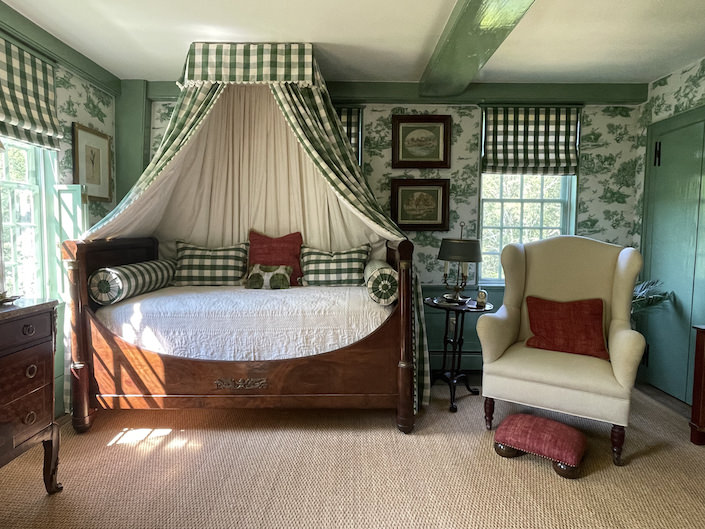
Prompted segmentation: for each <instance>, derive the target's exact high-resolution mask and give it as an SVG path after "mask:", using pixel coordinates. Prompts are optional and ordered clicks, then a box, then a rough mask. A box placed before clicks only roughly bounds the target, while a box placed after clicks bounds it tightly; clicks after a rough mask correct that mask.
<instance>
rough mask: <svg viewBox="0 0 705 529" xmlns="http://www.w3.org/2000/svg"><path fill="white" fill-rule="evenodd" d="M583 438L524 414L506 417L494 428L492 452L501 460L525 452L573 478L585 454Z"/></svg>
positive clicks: (574, 431)
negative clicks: (551, 464) (542, 459)
mask: <svg viewBox="0 0 705 529" xmlns="http://www.w3.org/2000/svg"><path fill="white" fill-rule="evenodd" d="M585 446H586V442H585V436H584V435H583V434H582V432H579V431H578V430H576V429H575V428H573V427H571V426H568V425H567V424H562V423H560V422H556V421H552V420H551V419H546V418H544V417H535V416H533V415H527V414H525V413H517V414H515V415H510V416H509V417H507V418H506V419H504V421H502V424H500V425H499V427H498V428H497V432H495V435H494V449H495V452H497V453H498V454H499V455H501V456H502V457H516V456H520V455H522V454H524V453H526V452H528V453H530V454H534V455H537V456H541V457H545V458H547V459H551V460H552V461H553V470H555V471H556V473H557V474H558V475H560V476H563V477H564V478H570V479H573V478H577V477H578V473H579V467H580V462H581V461H582V459H583V454H584V453H585Z"/></svg>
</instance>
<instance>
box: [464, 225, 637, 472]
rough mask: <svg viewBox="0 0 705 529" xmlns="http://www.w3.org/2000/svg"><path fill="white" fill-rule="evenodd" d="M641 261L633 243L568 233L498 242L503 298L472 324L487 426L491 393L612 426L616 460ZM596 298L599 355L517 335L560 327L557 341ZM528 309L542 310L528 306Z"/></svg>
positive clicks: (629, 379)
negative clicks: (493, 310)
mask: <svg viewBox="0 0 705 529" xmlns="http://www.w3.org/2000/svg"><path fill="white" fill-rule="evenodd" d="M641 265H642V258H641V255H640V254H639V252H638V251H636V250H635V249H634V248H623V247H620V246H616V245H613V244H607V243H603V242H600V241H595V240H592V239H588V238H584V237H575V236H568V235H564V236H559V237H554V238H551V239H545V240H543V241H537V242H532V243H527V244H523V245H522V244H510V245H508V246H506V247H505V248H504V250H503V251H502V267H503V269H504V274H505V281H506V286H505V291H504V302H503V304H502V306H501V307H500V308H499V310H498V311H497V312H496V313H495V314H485V315H483V316H481V317H480V318H479V320H478V322H477V334H478V335H479V338H480V343H481V345H482V359H483V375H482V394H483V396H484V397H485V423H486V426H487V429H488V430H489V429H491V428H492V417H493V414H494V399H500V400H504V401H510V402H516V403H519V404H523V405H528V406H532V407H536V408H543V409H547V410H553V411H557V412H561V413H566V414H569V415H575V416H579V417H586V418H588V419H594V420H597V421H604V422H608V423H611V424H612V425H613V426H612V432H611V442H612V458H613V461H614V463H615V464H616V465H621V464H622V460H621V455H622V446H623V444H624V427H625V426H627V424H628V419H629V404H630V398H631V391H632V388H633V386H634V380H635V378H636V373H637V368H638V365H639V362H640V361H641V356H642V354H643V352H644V346H645V342H644V338H643V336H642V335H641V334H639V333H638V332H636V331H633V330H632V329H631V325H630V313H631V300H632V292H633V289H634V283H635V281H636V278H637V275H638V274H639V271H640V270H641ZM527 297H530V300H529V304H531V308H529V307H528V305H529V304H527ZM597 299H600V300H602V304H601V305H602V310H601V312H602V315H601V316H602V320H603V324H602V329H603V332H604V338H602V337H600V340H601V341H602V348H603V358H598V357H596V356H592V355H591V352H592V349H591V347H592V346H589V347H588V350H587V351H582V352H581V354H573V353H571V352H564V350H565V349H562V350H560V351H555V350H549V349H544V348H536V347H529V346H527V343H526V342H527V339H532V338H533V339H536V338H534V336H535V335H536V333H535V332H534V328H535V327H546V326H547V327H548V328H549V330H550V328H551V326H552V325H554V326H555V325H556V324H560V325H563V327H565V326H566V325H568V326H569V327H570V328H569V329H568V330H566V329H558V330H559V331H560V332H557V333H556V334H560V335H561V340H563V341H564V342H565V341H566V340H568V341H570V340H572V339H573V337H578V336H579V335H580V334H581V333H583V332H584V330H585V329H584V325H585V322H586V321H587V320H590V319H591V318H592V319H593V320H594V319H596V318H599V317H600V316H599V315H598V316H596V315H594V312H595V311H593V316H592V317H587V316H582V315H580V309H579V308H578V309H575V305H576V302H578V301H580V300H591V302H592V305H591V306H592V307H593V308H594V306H595V305H594V302H595V301H596V300H597ZM537 300H538V301H537ZM545 300H550V301H545ZM552 302H562V303H552ZM566 302H571V303H566ZM536 303H540V304H541V305H536ZM597 304H598V305H597V309H598V310H599V308H600V303H599V301H598V302H597ZM537 306H538V307H539V309H544V308H546V307H545V306H548V308H549V310H548V312H547V311H545V310H543V311H540V312H537V309H536V308H535V307H537ZM556 309H558V310H556ZM530 310H531V314H532V315H533V316H534V320H533V321H531V322H530V321H529V312H530ZM551 310H553V312H551ZM575 310H577V311H578V312H575ZM551 314H553V315H554V316H551ZM565 320H567V322H566V321H565ZM598 325H599V322H598ZM545 332H546V331H545V329H543V328H542V329H540V333H545ZM598 332H599V331H598ZM550 338H551V337H550V336H549V337H548V343H550ZM593 338H594V337H593ZM559 341H560V340H559ZM540 345H541V346H543V347H545V346H546V343H541V344H540ZM583 345H584V344H583ZM571 346H572V345H571ZM607 356H608V359H604V358H606V357H607Z"/></svg>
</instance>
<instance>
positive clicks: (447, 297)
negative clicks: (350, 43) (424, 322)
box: [443, 291, 471, 305]
mask: <svg viewBox="0 0 705 529" xmlns="http://www.w3.org/2000/svg"><path fill="white" fill-rule="evenodd" d="M469 299H471V298H470V297H467V296H461V295H460V292H457V291H456V292H453V293H452V294H450V293H448V294H443V300H444V301H446V302H448V303H457V304H459V305H460V304H461V303H466V302H467V301H468V300H469Z"/></svg>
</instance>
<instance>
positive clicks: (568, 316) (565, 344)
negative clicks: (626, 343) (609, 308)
mask: <svg viewBox="0 0 705 529" xmlns="http://www.w3.org/2000/svg"><path fill="white" fill-rule="evenodd" d="M526 305H527V308H528V310H529V327H530V328H531V332H532V333H534V336H531V337H530V338H529V339H528V340H526V345H528V346H529V347H536V348H538V349H548V350H550V351H563V352H565V353H575V354H579V355H588V356H595V357H597V358H602V359H604V360H609V358H610V356H609V354H608V353H607V348H606V346H605V332H604V328H603V324H602V321H603V317H602V313H603V302H602V300H601V299H599V298H595V299H582V300H579V301H567V302H561V301H551V300H548V299H542V298H537V297H534V296H527V297H526Z"/></svg>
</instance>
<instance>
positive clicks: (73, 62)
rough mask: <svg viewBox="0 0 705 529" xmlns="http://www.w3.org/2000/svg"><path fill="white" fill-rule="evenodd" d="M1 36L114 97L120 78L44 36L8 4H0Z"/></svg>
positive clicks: (118, 87)
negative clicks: (74, 73) (70, 71)
mask: <svg viewBox="0 0 705 529" xmlns="http://www.w3.org/2000/svg"><path fill="white" fill-rule="evenodd" d="M0 35H2V36H3V37H6V38H9V40H11V41H13V42H15V43H17V44H20V45H22V46H23V47H26V48H28V51H31V52H35V53H37V54H38V55H40V56H41V58H43V59H48V60H49V61H50V62H53V63H55V64H59V65H61V66H63V67H65V68H67V69H69V70H73V71H74V72H76V73H77V74H79V75H80V76H81V77H83V78H85V79H86V80H88V81H90V82H91V83H93V84H95V85H97V86H98V87H100V88H102V89H103V90H105V91H106V92H108V93H110V94H112V95H114V96H117V95H119V94H120V79H118V78H117V77H116V76H115V75H113V74H112V73H110V72H109V71H108V70H106V69H105V68H103V67H101V66H99V65H97V64H96V63H94V62H93V61H91V60H90V59H88V58H87V57H86V56H84V55H82V54H81V53H79V52H77V51H76V50H74V49H73V48H71V47H70V46H68V45H66V44H64V43H63V42H61V41H60V40H59V39H57V38H56V37H54V36H53V35H51V34H49V33H47V32H46V31H44V30H43V29H42V28H40V27H39V26H37V25H36V24H35V23H34V22H31V21H29V20H28V19H26V18H25V17H23V16H22V15H20V14H19V13H18V12H17V11H15V10H14V9H12V8H10V7H9V6H8V5H7V4H5V3H3V2H0Z"/></svg>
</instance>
